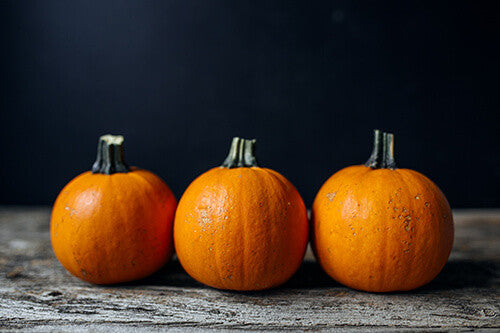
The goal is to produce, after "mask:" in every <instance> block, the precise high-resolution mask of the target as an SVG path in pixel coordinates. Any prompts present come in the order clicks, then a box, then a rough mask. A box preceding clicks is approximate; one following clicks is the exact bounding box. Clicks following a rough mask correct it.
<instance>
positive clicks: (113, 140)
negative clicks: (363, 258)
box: [50, 135, 176, 284]
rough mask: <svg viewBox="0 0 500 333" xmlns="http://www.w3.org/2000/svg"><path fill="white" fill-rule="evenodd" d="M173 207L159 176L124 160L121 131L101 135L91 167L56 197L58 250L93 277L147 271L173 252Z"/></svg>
mask: <svg viewBox="0 0 500 333" xmlns="http://www.w3.org/2000/svg"><path fill="white" fill-rule="evenodd" d="M175 207H176V200H175V198H174V195H173V194H172V191H170V189H169V188H168V186H167V185H166V184H165V183H164V182H163V181H162V180H161V179H160V178H159V177H158V176H156V175H154V174H153V173H151V172H149V171H146V170H142V169H138V168H135V167H128V166H127V165H126V164H125V162H124V160H123V137H122V136H112V135H105V136H102V137H101V138H100V140H99V145H98V153H97V160H96V162H95V163H94V165H93V167H92V171H88V172H85V173H83V174H81V175H79V176H77V177H76V178H74V179H73V180H72V181H71V182H69V183H68V184H67V185H66V186H65V187H64V189H63V190H62V191H61V193H60V194H59V196H58V197H57V199H56V201H55V204H54V208H53V210H52V217H51V227H50V233H51V240H52V247H53V250H54V253H55V255H56V257H57V259H58V260H59V262H60V263H61V264H62V265H63V266H64V267H65V268H66V269H67V270H68V271H69V272H70V273H71V274H73V275H74V276H76V277H78V278H80V279H82V280H85V281H88V282H91V283H95V284H112V283H119V282H127V281H132V280H136V279H140V278H143V277H146V276H148V275H150V274H151V273H153V272H155V271H156V270H158V269H159V268H160V267H162V266H163V265H164V264H165V263H166V262H167V261H168V260H169V259H170V257H171V255H172V252H173V236H172V227H173V218H174V212H175Z"/></svg>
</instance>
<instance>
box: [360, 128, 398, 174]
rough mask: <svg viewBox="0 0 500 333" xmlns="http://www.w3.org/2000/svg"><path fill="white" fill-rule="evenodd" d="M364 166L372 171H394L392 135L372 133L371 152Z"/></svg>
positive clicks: (378, 132)
mask: <svg viewBox="0 0 500 333" xmlns="http://www.w3.org/2000/svg"><path fill="white" fill-rule="evenodd" d="M365 166H367V167H370V168H372V169H396V168H397V166H396V162H395V161H394V135H393V134H392V133H387V132H381V131H380V130H375V131H374V139H373V152H372V154H371V156H370V158H369V159H368V161H366V163H365Z"/></svg>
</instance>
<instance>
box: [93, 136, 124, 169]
mask: <svg viewBox="0 0 500 333" xmlns="http://www.w3.org/2000/svg"><path fill="white" fill-rule="evenodd" d="M129 171H130V169H129V167H128V165H127V164H126V163H125V161H124V160H123V136H121V135H111V134H107V135H103V136H101V137H100V138H99V142H98V144H97V159H96V161H95V163H94V165H92V173H102V174H105V175H112V174H114V173H118V172H120V173H127V172H129Z"/></svg>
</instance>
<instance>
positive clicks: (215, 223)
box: [174, 138, 309, 290]
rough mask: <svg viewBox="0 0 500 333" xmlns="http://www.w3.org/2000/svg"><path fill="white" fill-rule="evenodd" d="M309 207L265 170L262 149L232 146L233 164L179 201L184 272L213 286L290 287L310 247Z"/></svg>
mask: <svg viewBox="0 0 500 333" xmlns="http://www.w3.org/2000/svg"><path fill="white" fill-rule="evenodd" d="M308 229H309V225H308V220H307V213H306V207H305V205H304V202H303V200H302V198H301V196H300V194H299V193H298V191H297V190H296V189H295V187H294V186H293V185H292V184H291V183H290V182H289V181H288V180H287V179H286V178H285V177H283V176H282V175H281V174H279V173H278V172H276V171H274V170H271V169H267V168H263V167H259V166H258V165H257V158H256V141H255V140H247V139H241V138H234V139H233V141H232V143H231V148H230V151H229V154H228V156H227V158H226V159H225V160H224V162H223V164H222V166H221V167H215V168H213V169H211V170H209V171H207V172H205V173H204V174H202V175H201V176H199V177H198V178H196V179H195V180H194V181H193V182H192V183H191V184H190V185H189V187H188V188H187V189H186V191H185V192H184V194H183V195H182V198H181V199H180V201H179V206H178V208H177V212H176V215H175V222H174V240H175V249H176V252H177V257H178V258H179V261H180V263H181V265H182V266H183V267H184V269H185V270H186V272H187V273H188V274H189V275H191V276H192V277H193V278H194V279H196V280H197V281H199V282H201V283H204V284H206V285H208V286H211V287H214V288H219V289H229V290H262V289H268V288H273V287H276V286H279V285H281V284H283V283H284V282H286V281H287V280H288V279H289V278H290V277H291V276H292V275H293V274H294V273H295V272H296V270H297V269H298V268H299V266H300V264H301V262H302V259H303V257H304V253H305V250H306V245H307V241H308Z"/></svg>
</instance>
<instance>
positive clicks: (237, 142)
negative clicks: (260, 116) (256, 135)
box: [221, 137, 258, 169]
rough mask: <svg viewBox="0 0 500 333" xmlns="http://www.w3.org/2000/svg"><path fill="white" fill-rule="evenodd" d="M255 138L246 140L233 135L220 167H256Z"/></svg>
mask: <svg viewBox="0 0 500 333" xmlns="http://www.w3.org/2000/svg"><path fill="white" fill-rule="evenodd" d="M256 142H257V141H256V140H255V139H253V140H247V139H242V138H238V137H235V138H233V142H232V143H231V149H229V154H228V155H227V157H226V159H225V160H224V163H222V165H221V166H222V167H224V168H229V169H232V168H241V167H246V168H250V167H256V166H258V165H257V159H256V158H255V146H256Z"/></svg>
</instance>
